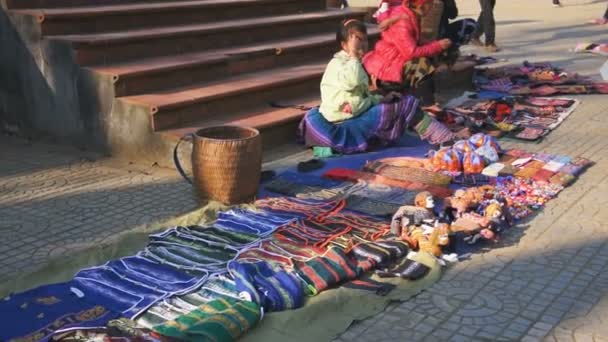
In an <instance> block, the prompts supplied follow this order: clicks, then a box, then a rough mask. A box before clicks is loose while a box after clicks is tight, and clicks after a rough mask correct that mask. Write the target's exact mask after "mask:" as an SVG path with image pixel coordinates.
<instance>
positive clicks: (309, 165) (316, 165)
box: [298, 159, 325, 172]
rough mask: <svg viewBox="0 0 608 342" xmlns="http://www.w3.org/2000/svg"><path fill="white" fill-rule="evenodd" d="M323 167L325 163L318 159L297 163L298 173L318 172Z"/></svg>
mask: <svg viewBox="0 0 608 342" xmlns="http://www.w3.org/2000/svg"><path fill="white" fill-rule="evenodd" d="M323 166H325V162H323V161H322V160H319V159H311V160H307V161H305V162H300V163H298V171H299V172H311V171H315V170H318V169H320V168H322V167H323Z"/></svg>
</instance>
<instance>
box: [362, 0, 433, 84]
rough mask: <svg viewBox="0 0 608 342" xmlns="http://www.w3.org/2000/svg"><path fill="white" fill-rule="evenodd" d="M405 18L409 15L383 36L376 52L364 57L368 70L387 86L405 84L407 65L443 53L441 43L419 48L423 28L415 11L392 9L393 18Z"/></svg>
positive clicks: (405, 8)
mask: <svg viewBox="0 0 608 342" xmlns="http://www.w3.org/2000/svg"><path fill="white" fill-rule="evenodd" d="M402 14H405V15H407V16H408V19H405V20H399V21H398V22H396V23H394V24H393V25H391V26H390V27H389V28H388V29H386V30H385V31H384V32H382V36H381V39H380V41H379V42H378V43H376V46H375V47H374V50H373V51H370V52H368V53H367V54H366V55H365V57H363V65H364V66H365V70H367V72H368V73H369V74H370V75H373V76H376V77H377V78H378V79H379V80H382V81H385V82H396V83H402V81H403V65H404V64H405V63H407V62H409V61H411V60H412V59H414V58H418V57H431V56H435V55H437V54H439V53H440V52H441V46H440V45H439V41H433V42H431V43H429V44H425V45H421V46H418V40H419V38H420V27H419V26H418V20H417V19H416V15H415V14H414V12H413V11H412V10H411V9H409V8H407V7H405V6H399V7H397V8H394V9H392V11H391V14H390V15H391V16H396V15H402Z"/></svg>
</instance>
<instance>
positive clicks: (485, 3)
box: [471, 0, 498, 52]
mask: <svg viewBox="0 0 608 342" xmlns="http://www.w3.org/2000/svg"><path fill="white" fill-rule="evenodd" d="M479 5H480V6H481V13H480V14H479V19H477V22H478V24H479V30H478V31H477V33H476V34H475V35H474V36H473V39H472V40H471V43H472V44H473V45H477V46H484V47H485V49H486V51H488V52H497V51H498V47H497V46H496V43H495V41H494V39H495V36H496V22H495V21H494V6H495V5H496V0H479ZM482 35H484V36H485V37H484V43H482V42H481V40H480V38H481V36H482Z"/></svg>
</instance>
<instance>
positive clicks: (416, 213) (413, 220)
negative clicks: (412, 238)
mask: <svg viewBox="0 0 608 342" xmlns="http://www.w3.org/2000/svg"><path fill="white" fill-rule="evenodd" d="M434 208H435V200H434V199H433V195H431V193H430V192H428V191H423V192H420V193H418V194H417V195H416V197H415V198H414V205H404V206H402V207H400V208H399V209H398V210H397V212H396V213H395V214H394V215H393V220H392V221H391V233H392V234H393V235H395V236H401V237H403V236H404V235H405V236H406V237H407V227H408V226H409V225H412V224H413V225H416V226H420V225H421V224H422V223H423V222H424V221H427V222H429V223H432V222H433V221H434V220H436V215H435V212H434Z"/></svg>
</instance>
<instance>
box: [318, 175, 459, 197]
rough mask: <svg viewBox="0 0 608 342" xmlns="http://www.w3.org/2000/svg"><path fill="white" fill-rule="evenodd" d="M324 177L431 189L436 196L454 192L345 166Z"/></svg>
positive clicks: (445, 188) (406, 187) (444, 195)
mask: <svg viewBox="0 0 608 342" xmlns="http://www.w3.org/2000/svg"><path fill="white" fill-rule="evenodd" d="M323 177H326V178H329V179H335V180H342V181H349V182H358V181H363V182H366V183H374V184H375V183H379V184H383V185H388V186H393V187H399V188H403V189H407V190H419V191H424V190H426V191H429V192H430V193H432V194H433V195H434V196H438V197H448V196H450V195H451V194H452V191H451V190H450V189H449V188H447V187H441V186H432V185H428V184H423V183H416V182H409V181H400V180H394V179H390V178H387V177H384V176H381V175H377V174H374V173H370V172H362V171H357V170H350V169H343V168H334V169H331V170H329V171H327V172H326V173H325V174H323Z"/></svg>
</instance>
